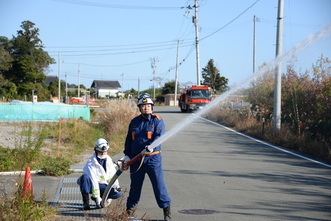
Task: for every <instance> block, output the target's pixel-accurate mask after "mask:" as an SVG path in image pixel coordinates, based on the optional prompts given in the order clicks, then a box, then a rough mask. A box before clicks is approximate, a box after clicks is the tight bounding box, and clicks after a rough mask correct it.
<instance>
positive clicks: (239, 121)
mask: <svg viewBox="0 0 331 221" xmlns="http://www.w3.org/2000/svg"><path fill="white" fill-rule="evenodd" d="M205 117H207V118H208V119H210V120H212V121H215V122H218V123H220V124H223V125H226V126H228V127H232V128H234V129H235V130H237V131H240V132H242V133H245V134H248V135H250V136H252V137H256V138H259V139H262V140H265V141H267V142H270V143H273V144H275V145H279V146H283V147H286V148H289V149H292V150H296V151H299V152H302V153H304V154H308V155H311V156H312V157H316V158H318V159H320V160H323V161H326V162H329V163H330V162H331V148H330V142H327V141H325V140H320V141H318V140H311V139H310V138H309V136H308V135H307V134H301V135H297V134H294V133H293V132H292V130H291V128H290V127H289V126H288V125H286V124H285V123H283V124H282V128H281V130H279V131H275V130H274V129H273V126H272V122H270V121H267V122H265V123H264V124H263V122H262V121H259V120H257V119H256V117H255V116H254V114H253V113H251V112H250V111H249V110H248V109H242V110H235V109H230V108H228V107H221V106H220V107H216V108H214V110H212V111H209V112H208V113H207V114H206V116H205Z"/></svg>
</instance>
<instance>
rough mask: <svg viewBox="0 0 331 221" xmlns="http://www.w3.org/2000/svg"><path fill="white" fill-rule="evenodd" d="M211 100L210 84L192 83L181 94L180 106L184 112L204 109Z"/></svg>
mask: <svg viewBox="0 0 331 221" xmlns="http://www.w3.org/2000/svg"><path fill="white" fill-rule="evenodd" d="M210 101H211V89H210V87H209V86H208V85H192V86H191V87H189V88H187V89H185V91H184V93H183V94H181V95H180V97H179V101H178V106H179V108H180V110H181V111H182V112H188V111H193V110H198V109H202V108H203V107H204V106H205V105H206V104H208V103H209V102H210Z"/></svg>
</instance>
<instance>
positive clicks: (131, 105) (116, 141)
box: [95, 99, 140, 153]
mask: <svg viewBox="0 0 331 221" xmlns="http://www.w3.org/2000/svg"><path fill="white" fill-rule="evenodd" d="M101 105H102V107H103V108H102V109H101V110H98V111H97V112H96V113H95V115H96V116H95V120H96V121H98V122H99V125H100V127H101V128H102V130H103V131H104V132H105V134H106V137H107V138H108V139H109V143H110V145H111V151H112V152H113V153H118V152H120V151H122V150H123V148H124V142H125V136H126V133H127V130H128V126H129V123H130V121H131V120H132V118H134V117H135V116H137V115H139V114H140V112H139V109H138V107H137V104H136V103H135V102H133V101H132V100H129V99H120V100H105V101H103V102H102V104H101Z"/></svg>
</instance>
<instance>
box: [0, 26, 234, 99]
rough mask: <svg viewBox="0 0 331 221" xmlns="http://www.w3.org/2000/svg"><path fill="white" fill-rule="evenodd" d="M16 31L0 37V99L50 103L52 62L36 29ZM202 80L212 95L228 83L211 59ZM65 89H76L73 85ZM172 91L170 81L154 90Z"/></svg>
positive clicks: (55, 87)
mask: <svg viewBox="0 0 331 221" xmlns="http://www.w3.org/2000/svg"><path fill="white" fill-rule="evenodd" d="M20 27H21V28H22V29H21V30H18V31H17V35H16V36H13V37H12V38H11V39H8V38H7V37H5V36H0V86H1V87H0V98H2V100H6V101H10V100H13V99H18V100H21V99H24V98H25V97H26V96H31V95H32V91H33V92H34V93H35V94H38V99H39V100H41V101H47V100H50V98H51V97H52V96H55V97H57V96H58V82H57V81H53V82H51V83H50V84H48V85H46V84H45V83H44V82H45V79H46V77H47V76H46V74H47V73H48V72H49V69H48V68H49V65H50V64H54V63H56V62H55V60H54V59H53V58H52V57H50V56H49V54H48V52H46V51H44V45H43V43H42V40H41V39H40V38H39V29H38V28H36V27H35V24H34V23H33V22H31V21H23V22H22V24H21V26H20ZM202 76H203V78H204V81H203V82H201V83H202V84H208V85H210V86H211V87H212V88H213V90H214V91H215V92H216V91H218V92H222V91H224V90H226V88H227V83H228V79H226V78H225V77H221V76H220V72H219V70H218V69H217V68H216V67H215V66H214V61H213V60H212V59H210V61H209V62H208V64H207V66H206V67H205V68H203V69H202ZM60 84H61V85H60V88H61V96H64V93H65V91H64V88H65V82H63V81H61V82H60ZM69 86H72V87H76V88H77V86H76V85H69ZM81 86H82V88H85V87H84V86H83V85H81ZM178 87H179V85H178ZM174 88H175V82H174V81H170V82H167V83H166V84H165V85H164V87H163V88H162V89H161V90H158V93H159V96H158V98H160V97H161V96H162V95H163V94H166V93H168V92H172V93H173V92H174ZM132 92H133V93H134V92H135V90H134V89H131V90H129V91H128V93H132ZM71 93H72V92H71ZM73 93H74V94H71V95H72V96H77V92H73ZM69 96H70V92H69Z"/></svg>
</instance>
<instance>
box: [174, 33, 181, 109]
mask: <svg viewBox="0 0 331 221" xmlns="http://www.w3.org/2000/svg"><path fill="white" fill-rule="evenodd" d="M179 43H180V42H179V39H178V42H177V59H176V75H175V99H174V101H175V106H177V82H178V63H179Z"/></svg>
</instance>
